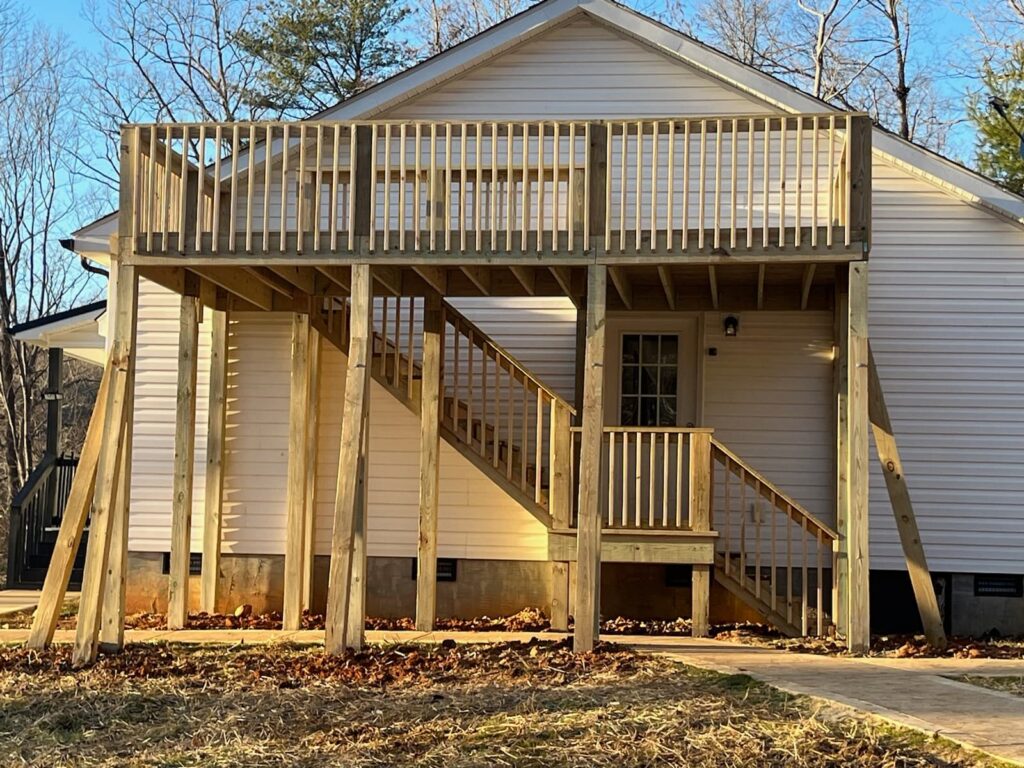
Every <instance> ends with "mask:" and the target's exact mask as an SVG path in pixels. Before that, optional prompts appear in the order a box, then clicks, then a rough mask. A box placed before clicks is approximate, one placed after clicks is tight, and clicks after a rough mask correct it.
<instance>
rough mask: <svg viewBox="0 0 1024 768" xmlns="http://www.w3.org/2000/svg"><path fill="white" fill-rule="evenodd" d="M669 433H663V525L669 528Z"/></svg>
mask: <svg viewBox="0 0 1024 768" xmlns="http://www.w3.org/2000/svg"><path fill="white" fill-rule="evenodd" d="M668 441H669V433H668V432H663V433H662V435H661V527H662V528H668V452H669V442H668Z"/></svg>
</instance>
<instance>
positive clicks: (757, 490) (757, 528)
mask: <svg viewBox="0 0 1024 768" xmlns="http://www.w3.org/2000/svg"><path fill="white" fill-rule="evenodd" d="M754 542H755V547H756V548H755V549H754V573H755V578H754V594H756V595H757V597H761V549H762V547H761V481H760V480H755V485H754Z"/></svg>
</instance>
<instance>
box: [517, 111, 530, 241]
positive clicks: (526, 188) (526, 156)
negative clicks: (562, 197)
mask: <svg viewBox="0 0 1024 768" xmlns="http://www.w3.org/2000/svg"><path fill="white" fill-rule="evenodd" d="M519 216H520V219H521V221H520V225H521V228H522V235H521V237H522V240H521V242H520V244H519V249H520V252H521V253H526V251H527V249H528V248H529V240H528V232H527V231H528V229H529V222H530V124H529V123H523V204H522V210H521V211H520V212H519Z"/></svg>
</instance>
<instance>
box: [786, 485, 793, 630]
mask: <svg viewBox="0 0 1024 768" xmlns="http://www.w3.org/2000/svg"><path fill="white" fill-rule="evenodd" d="M787 510H788V512H789V513H790V514H789V515H788V516H787V525H786V621H788V622H789V623H790V624H792V623H793V526H792V522H793V520H792V507H789V505H788V504H787Z"/></svg>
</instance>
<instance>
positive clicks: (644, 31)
mask: <svg viewBox="0 0 1024 768" xmlns="http://www.w3.org/2000/svg"><path fill="white" fill-rule="evenodd" d="M581 14H586V15H587V16H589V17H591V18H592V19H595V20H596V21H598V22H599V23H602V24H604V25H607V26H609V27H611V28H613V29H614V30H616V31H617V32H619V33H620V34H622V35H625V36H626V37H629V38H632V39H634V40H636V41H638V42H640V43H642V44H644V45H647V46H649V47H651V48H654V49H655V50H657V51H659V52H661V53H662V54H665V55H667V56H669V57H670V58H675V59H676V60H678V61H680V62H682V63H685V64H686V65H688V66H689V67H691V68H693V69H695V70H697V71H699V72H702V73H704V74H705V75H707V76H709V77H711V78H713V79H715V80H718V81H720V82H723V83H725V84H727V85H729V86H731V87H733V88H735V89H737V90H739V91H741V92H743V93H747V94H749V95H751V96H753V97H755V98H757V99H759V100H761V101H763V102H765V103H766V105H769V106H771V107H774V108H776V109H779V110H781V111H784V112H791V113H802V112H822V111H830V110H832V109H833V107H832V106H831V105H830V104H828V103H827V102H825V101H822V100H821V99H818V98H815V97H814V96H812V95H810V94H808V93H806V92H804V91H801V90H800V89H799V88H796V87H795V86H793V85H790V84H789V83H786V82H784V81H782V80H779V79H778V78H776V77H774V76H772V75H768V74H765V73H764V72H761V71H760V70H758V69H756V68H755V67H752V66H750V65H748V64H744V63H743V62H740V61H738V60H737V59H734V58H732V57H731V56H729V55H728V54H726V53H723V52H722V51H719V50H717V49H715V48H712V47H711V46H709V45H706V44H704V43H702V42H700V41H699V40H697V39H696V38H693V37H691V36H689V35H687V34H685V33H683V32H680V31H678V30H675V29H672V28H671V27H668V26H666V25H664V24H662V23H660V22H658V21H656V20H654V19H652V18H650V17H649V16H645V15H643V14H641V13H639V12H637V11H634V10H632V9H630V8H627V7H626V6H623V5H620V4H619V3H617V2H614V0H541V2H539V3H537V4H536V5H533V6H531V7H530V8H527V9H526V10H524V11H521V12H520V13H518V14H516V15H515V16H512V17H510V18H508V19H506V20H505V21H502V22H501V23H499V24H496V25H495V26H493V27H490V28H489V29H486V30H484V31H482V32H480V33H479V34H477V35H474V36H473V37H471V38H469V39H468V40H465V41H463V42H461V43H459V44H458V45H455V46H453V47H452V48H449V49H448V50H446V51H443V52H442V53H439V54H437V55H435V56H432V57H431V58H429V59H426V60H425V61H423V62H421V63H419V64H417V65H415V66H413V67H410V68H409V69H406V70H404V71H402V72H400V73H398V74H396V75H394V76H392V77H390V78H388V79H387V80H384V81H382V82H380V83H378V84H377V85H375V86H373V87H371V88H368V89H367V90H365V91H363V92H361V93H359V94H357V95H355V96H353V97H351V98H349V99H346V100H345V101H343V102H341V103H339V104H337V105H336V106H334V107H330V108H328V109H326V110H323V111H321V112H319V113H317V114H314V115H311V116H310V117H309V118H307V119H310V120H317V119H320V120H368V119H372V118H373V117H375V116H377V115H379V114H380V113H382V112H384V111H386V110H388V109H390V108H392V107H394V106H396V105H398V104H400V103H402V102H404V101H407V100H409V99H411V98H413V97H415V96H418V95H420V94H422V93H425V92H426V91H429V90H432V89H433V88H436V87H438V86H439V85H441V84H442V83H446V82H448V81H450V80H452V79H453V78H455V77H458V76H459V75H461V74H463V73H465V72H467V71H468V70H470V69H473V68H475V67H477V66H479V65H482V64H484V63H486V62H488V61H490V60H492V59H494V58H496V57H497V56H499V55H501V54H502V53H504V52H506V51H508V50H509V49H511V48H513V47H516V46H518V45H521V44H522V43H523V42H525V41H527V40H530V39H531V38H534V37H536V36H538V35H540V34H542V33H544V32H547V31H549V30H551V29H553V28H555V27H556V26H558V25H560V24H563V23H565V22H567V21H568V20H570V19H572V18H574V17H577V16H579V15H581ZM872 147H873V150H874V152H875V154H876V155H880V156H881V157H882V159H884V160H885V161H887V162H889V163H890V164H892V165H894V166H897V167H899V168H901V169H903V170H906V171H907V172H909V173H911V174H913V175H915V176H918V177H920V178H922V179H924V180H925V181H928V182H930V183H931V184H934V185H935V186H938V187H939V188H941V189H943V190H944V191H945V192H947V193H948V194H951V195H953V196H954V197H957V198H959V199H961V200H963V201H965V202H967V203H970V204H972V205H976V206H979V207H981V208H984V209H986V210H988V211H990V212H992V213H995V214H997V215H999V216H1001V217H1003V218H1006V219H1009V220H1011V221H1013V222H1015V223H1018V224H1022V225H1024V197H1021V196H1019V195H1016V194H1014V193H1012V192H1010V191H1008V190H1006V189H1004V188H1003V187H1001V186H999V184H997V183H996V182H994V181H992V180H991V179H989V178H987V177H985V176H982V175H981V174H979V173H977V172H975V171H973V170H971V169H969V168H967V167H965V166H963V165H961V164H959V163H957V162H954V161H953V160H950V159H948V158H946V157H943V156H942V155H940V154H938V153H936V152H933V151H932V150H929V149H926V148H924V147H921V146H919V145H917V144H914V143H913V142H910V141H907V140H906V139H903V138H901V137H899V136H897V135H895V134H893V133H891V132H889V131H887V130H885V129H883V128H880V127H878V126H875V130H874V131H873V136H872ZM102 222H109V217H104V219H100V220H99V221H97V222H94V223H93V224H89V225H87V226H85V227H83V228H81V229H80V230H78V231H77V232H76V233H75V238H76V240H77V239H79V238H80V237H88V236H89V235H90V234H92V230H93V227H95V226H97V225H99V224H100V223H102Z"/></svg>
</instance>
